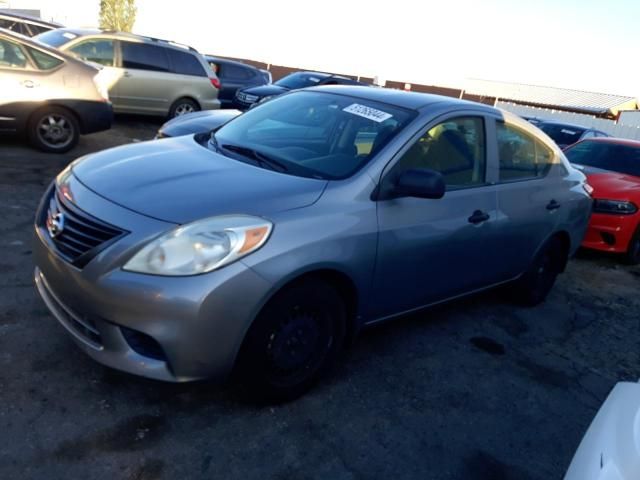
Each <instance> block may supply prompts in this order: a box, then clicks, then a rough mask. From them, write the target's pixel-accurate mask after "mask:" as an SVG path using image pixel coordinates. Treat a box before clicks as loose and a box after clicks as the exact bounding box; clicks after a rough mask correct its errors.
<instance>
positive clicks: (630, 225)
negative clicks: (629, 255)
mask: <svg viewBox="0 0 640 480" xmlns="http://www.w3.org/2000/svg"><path fill="white" fill-rule="evenodd" d="M639 224H640V212H639V213H635V214H633V215H610V214H605V213H593V214H592V215H591V219H590V220H589V227H588V228H587V234H586V235H585V237H584V240H583V242H582V246H583V247H585V248H591V249H594V250H601V251H605V252H614V253H624V252H626V251H627V249H628V248H629V242H630V241H631V239H632V237H633V234H634V233H635V231H636V229H637V228H638V225H639Z"/></svg>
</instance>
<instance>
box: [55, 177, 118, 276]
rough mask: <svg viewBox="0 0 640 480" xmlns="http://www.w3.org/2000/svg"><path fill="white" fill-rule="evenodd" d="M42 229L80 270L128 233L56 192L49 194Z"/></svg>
mask: <svg viewBox="0 0 640 480" xmlns="http://www.w3.org/2000/svg"><path fill="white" fill-rule="evenodd" d="M54 224H55V225H54ZM43 226H44V228H45V229H46V230H47V232H48V234H49V238H50V239H51V243H52V244H53V245H54V247H55V249H56V251H57V252H58V254H59V255H60V256H61V257H62V258H64V259H65V260H67V261H68V262H70V263H71V264H73V265H75V266H77V267H80V268H82V267H84V266H85V265H86V264H87V263H88V262H89V261H90V260H91V259H92V258H93V257H95V256H96V255H97V254H98V253H99V252H100V251H101V250H103V249H104V248H106V247H107V246H109V245H110V244H112V243H113V242H115V241H116V240H117V239H118V238H120V237H122V236H123V235H125V234H126V233H127V232H126V231H124V230H122V229H120V228H118V227H115V226H113V225H110V224H108V223H105V222H103V221H101V220H98V219H97V218H95V217H92V216H91V215H89V214H87V213H86V212H83V211H82V210H80V209H79V208H78V207H76V206H75V205H73V204H72V203H71V202H70V201H68V200H67V199H66V198H64V197H62V196H61V195H60V193H59V192H58V190H57V189H54V190H53V192H52V194H51V199H50V200H49V208H48V210H47V213H46V218H45V219H44V225H43Z"/></svg>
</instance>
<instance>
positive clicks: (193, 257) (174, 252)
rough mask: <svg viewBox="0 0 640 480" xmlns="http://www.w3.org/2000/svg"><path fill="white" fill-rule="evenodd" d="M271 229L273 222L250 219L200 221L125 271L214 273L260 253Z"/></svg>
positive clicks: (143, 253) (151, 247) (159, 242)
mask: <svg viewBox="0 0 640 480" xmlns="http://www.w3.org/2000/svg"><path fill="white" fill-rule="evenodd" d="M272 228H273V224H272V223H271V222H269V221H267V220H265V219H263V218H259V217H251V216H248V215H228V216H221V217H213V218H208V219H206V220H199V221H197V222H193V223H190V224H188V225H183V226H180V227H178V228H176V229H175V230H172V231H171V232H169V233H166V234H164V235H162V236H161V237H160V238H158V239H156V240H154V241H152V242H151V243H149V244H148V245H147V246H145V247H144V248H143V249H142V250H140V251H139V252H138V253H136V254H135V255H134V256H133V258H131V260H129V261H128V262H127V264H126V265H125V266H124V267H123V268H124V269H125V270H129V271H131V272H139V273H150V274H154V275H167V276H186V275H197V274H199V273H206V272H211V271H213V270H215V269H217V268H221V267H223V266H225V265H228V264H229V263H231V262H234V261H236V260H238V259H239V258H242V257H244V256H245V255H249V254H250V253H251V252H255V251H256V250H258V249H259V248H260V247H261V246H262V245H264V243H265V242H266V241H267V239H268V238H269V234H270V233H271V230H272Z"/></svg>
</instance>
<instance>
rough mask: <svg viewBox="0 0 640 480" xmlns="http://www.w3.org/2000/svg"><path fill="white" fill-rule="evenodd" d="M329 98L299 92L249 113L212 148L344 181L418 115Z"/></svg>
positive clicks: (219, 136)
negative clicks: (343, 179)
mask: <svg viewBox="0 0 640 480" xmlns="http://www.w3.org/2000/svg"><path fill="white" fill-rule="evenodd" d="M416 114H417V113H416V112H414V111H412V110H405V109H403V108H400V107H396V106H392V105H388V104H383V103H378V102H374V101H371V100H366V99H362V98H357V97H352V96H346V95H339V94H334V93H326V92H309V91H302V92H295V93H291V94H287V95H283V96H281V97H278V98H276V99H274V100H272V101H270V102H268V103H264V104H263V105H260V106H259V107H258V108H255V109H252V110H249V111H248V112H246V113H244V114H242V115H240V116H239V117H237V118H235V119H234V120H232V121H230V122H229V123H227V124H226V125H224V126H223V127H221V128H220V129H219V130H217V131H215V132H214V133H212V134H211V140H210V142H209V148H211V149H215V150H218V151H219V152H220V153H222V154H224V155H226V156H229V157H231V158H236V159H238V160H241V161H246V162H248V163H253V164H255V165H257V166H260V167H263V168H268V169H272V170H276V171H279V172H282V173H287V174H291V175H298V176H305V177H312V178H323V179H342V178H347V177H349V176H351V175H353V174H354V173H355V172H356V171H358V170H359V169H361V168H362V167H363V166H364V165H365V164H366V163H367V162H368V161H369V160H370V159H371V158H373V157H374V156H375V155H376V154H377V153H378V152H379V151H380V150H381V149H382V148H383V147H384V146H385V145H386V144H387V143H388V142H389V141H390V140H391V139H392V138H393V137H394V136H395V135H397V134H398V132H400V131H401V130H402V129H403V128H404V127H405V126H406V125H407V124H408V123H409V122H410V121H411V120H412V119H413V118H414V117H415V115H416Z"/></svg>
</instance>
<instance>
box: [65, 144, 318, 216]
mask: <svg viewBox="0 0 640 480" xmlns="http://www.w3.org/2000/svg"><path fill="white" fill-rule="evenodd" d="M72 169H73V174H74V175H75V177H76V178H77V179H78V180H79V181H80V182H81V183H82V184H83V185H85V186H86V187H87V188H89V189H90V190H92V191H93V192H95V193H97V194H98V195H100V196H102V197H104V198H106V199H108V200H110V201H112V202H114V203H116V204H118V205H120V206H122V207H125V208H127V209H130V210H133V211H135V212H138V213H140V214H143V215H146V216H149V217H153V218H156V219H159V220H164V221H167V222H173V223H179V224H183V223H188V222H191V221H194V220H199V219H201V218H206V217H210V216H215V215H224V214H233V213H238V214H249V215H259V216H268V215H269V214H272V213H276V212H279V211H284V210H291V209H294V208H301V207H305V206H307V205H310V204H312V203H314V202H315V201H316V200H318V198H320V196H321V195H322V192H323V191H324V188H325V186H326V185H327V181H326V180H319V179H312V178H304V177H296V176H293V175H287V174H283V173H278V172H274V171H272V170H266V169H263V168H260V167H256V166H253V165H250V164H247V163H243V162H241V161H238V160H234V159H232V158H228V157H225V156H223V155H221V154H218V153H216V152H213V151H211V150H209V149H207V148H205V147H203V146H201V145H199V144H198V143H197V142H196V141H195V139H194V137H191V136H187V137H177V138H172V139H166V140H160V141H151V142H144V143H138V144H134V145H126V146H122V147H117V148H113V149H110V150H105V151H103V152H100V153H96V154H92V155H88V156H86V157H84V158H82V159H80V160H78V161H77V163H75V164H74V165H73V167H72Z"/></svg>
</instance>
